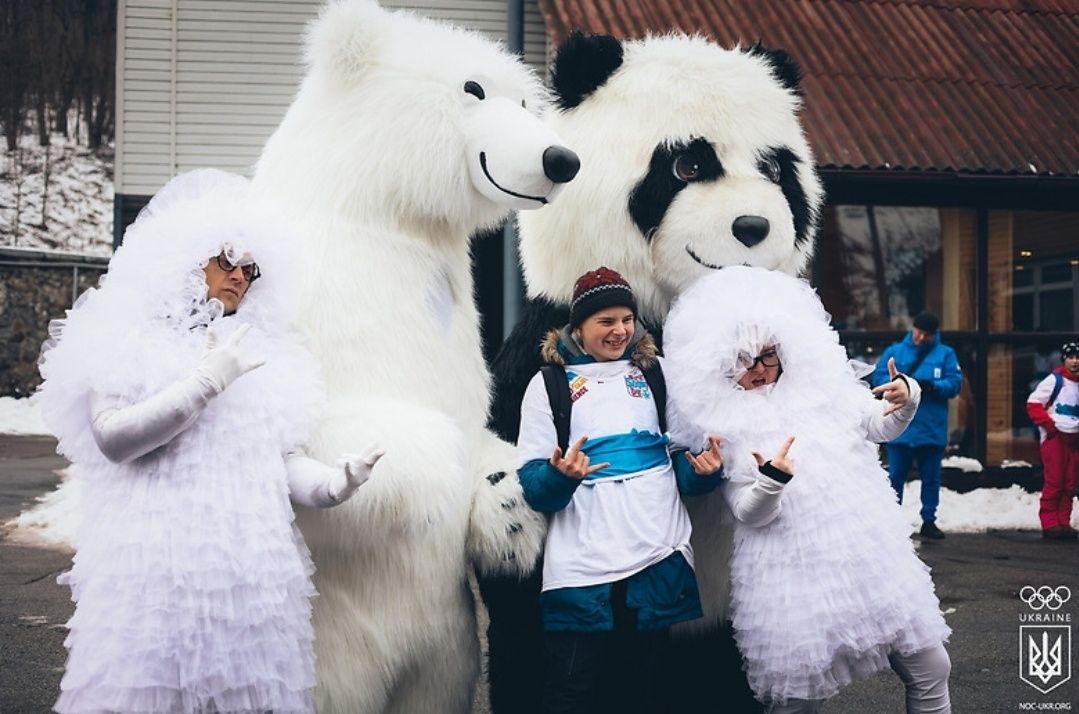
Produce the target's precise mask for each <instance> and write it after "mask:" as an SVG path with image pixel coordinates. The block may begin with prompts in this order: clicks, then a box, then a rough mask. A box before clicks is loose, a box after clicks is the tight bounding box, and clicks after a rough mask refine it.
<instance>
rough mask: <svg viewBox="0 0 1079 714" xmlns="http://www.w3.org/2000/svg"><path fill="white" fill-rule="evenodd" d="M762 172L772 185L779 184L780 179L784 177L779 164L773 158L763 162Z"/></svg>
mask: <svg viewBox="0 0 1079 714" xmlns="http://www.w3.org/2000/svg"><path fill="white" fill-rule="evenodd" d="M761 171H762V172H763V173H764V175H765V176H767V177H768V180H769V181H771V182H772V183H779V179H780V178H781V177H782V172H781V171H780V170H779V162H778V161H776V160H775V159H773V158H771V157H768V158H767V159H765V160H764V161H761Z"/></svg>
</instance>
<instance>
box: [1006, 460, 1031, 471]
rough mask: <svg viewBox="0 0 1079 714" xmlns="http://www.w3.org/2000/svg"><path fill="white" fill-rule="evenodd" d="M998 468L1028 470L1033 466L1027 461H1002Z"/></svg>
mask: <svg viewBox="0 0 1079 714" xmlns="http://www.w3.org/2000/svg"><path fill="white" fill-rule="evenodd" d="M1000 468H1002V469H1030V468H1034V464H1032V463H1030V462H1029V461H1023V460H1022V459H1016V460H1015V461H1012V460H1011V459H1004V460H1003V461H1001V462H1000Z"/></svg>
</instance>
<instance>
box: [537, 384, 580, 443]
mask: <svg viewBox="0 0 1079 714" xmlns="http://www.w3.org/2000/svg"><path fill="white" fill-rule="evenodd" d="M540 374H542V375H543V386H545V387H546V388H547V401H548V402H549V403H550V405H551V417H552V418H553V419H554V431H555V435H556V436H557V437H558V448H560V449H562V454H563V455H565V453H566V451H567V450H568V449H569V420H570V415H571V413H572V411H573V400H572V399H570V393H569V380H567V379H566V368H565V367H563V366H562V365H560V364H545V365H543V366H542V367H540Z"/></svg>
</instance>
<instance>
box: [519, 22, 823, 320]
mask: <svg viewBox="0 0 1079 714" xmlns="http://www.w3.org/2000/svg"><path fill="white" fill-rule="evenodd" d="M799 79H800V74H799V71H798V68H797V67H796V66H795V64H794V63H793V62H792V61H791V60H790V58H789V57H788V56H787V55H786V53H785V52H783V51H781V50H768V49H765V48H763V47H761V46H759V45H755V46H753V47H751V48H749V49H748V50H743V49H737V48H736V49H733V50H726V49H723V48H721V47H719V46H718V45H716V44H715V43H713V42H709V41H708V40H706V39H704V38H701V37H689V36H685V35H677V34H672V35H667V36H663V37H652V38H648V39H644V40H640V41H626V42H621V41H619V40H617V39H615V38H613V37H610V36H606V35H597V36H584V35H580V34H575V35H573V36H571V37H570V38H569V39H568V40H567V41H566V43H565V44H564V45H563V46H562V47H561V48H560V50H559V51H558V54H557V56H556V58H555V61H554V65H553V72H552V82H553V85H554V91H555V94H556V99H557V105H558V108H557V110H556V111H554V112H553V116H552V117H551V120H550V122H551V125H552V126H553V127H554V130H555V131H556V132H558V133H559V135H560V136H562V137H564V138H565V139H566V141H567V142H569V143H570V144H571V145H572V146H573V147H574V149H575V150H576V151H577V152H578V153H579V154H580V158H581V164H582V168H581V172H580V175H579V176H578V177H577V178H576V180H575V181H574V182H573V184H571V185H570V186H568V187H567V188H566V190H565V192H564V193H563V195H562V196H561V198H560V199H559V202H558V204H557V205H555V206H551V207H549V208H545V209H543V210H542V211H538V212H533V213H531V214H527V215H526V214H522V215H521V216H520V219H519V220H520V225H521V258H522V263H523V266H524V272H525V278H526V282H527V284H528V289H529V294H530V296H531V297H546V298H549V299H553V300H555V301H558V302H564V301H568V299H569V296H570V294H571V291H572V285H573V279H574V277H575V276H577V275H579V274H581V273H583V272H584V271H586V270H589V269H591V268H593V267H595V266H597V265H607V266H609V267H611V268H614V269H617V270H618V271H619V272H621V273H622V274H623V275H625V276H626V278H627V279H628V280H629V281H630V283H631V284H632V285H633V287H634V290H635V291H636V292H637V293H638V296H639V299H640V301H641V304H642V311H643V315H644V317H645V318H647V319H650V321H652V322H653V324H659V323H661V322H662V319H663V317H664V316H665V315H666V311H667V308H668V306H669V304H670V300H671V299H672V298H673V297H674V296H675V295H677V294H678V293H679V292H680V291H681V290H682V289H684V288H685V287H686V286H688V285H689V284H690V283H691V282H693V281H694V280H695V279H696V278H698V277H700V276H702V275H706V274H710V273H712V272H714V271H716V270H719V269H722V268H723V267H725V266H729V265H751V266H760V267H764V268H768V269H775V270H781V271H784V272H787V273H790V274H797V273H799V272H800V271H801V270H802V269H803V268H804V267H805V264H806V261H807V259H808V258H809V256H810V255H811V253H812V250H813V241H814V236H815V233H816V226H817V221H818V216H819V211H820V206H821V202H822V200H823V195H822V194H823V192H822V188H821V184H820V180H819V178H818V177H817V174H816V171H815V167H814V161H813V156H812V153H811V151H810V148H809V145H808V144H807V142H806V139H805V136H804V134H803V132H802V127H801V125H800V123H799V118H798V110H799V107H800V95H799V89H798V83H799Z"/></svg>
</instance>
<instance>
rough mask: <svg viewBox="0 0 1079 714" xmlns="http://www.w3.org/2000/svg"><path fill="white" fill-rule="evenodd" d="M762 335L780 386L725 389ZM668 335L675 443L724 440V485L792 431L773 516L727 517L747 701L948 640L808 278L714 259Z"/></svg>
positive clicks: (830, 689)
mask: <svg viewBox="0 0 1079 714" xmlns="http://www.w3.org/2000/svg"><path fill="white" fill-rule="evenodd" d="M728 273H729V274H728ZM716 305H732V306H733V305H739V306H740V307H738V308H737V309H731V310H730V311H729V312H728V311H727V310H723V311H717V310H716V307H715V306H716ZM741 306H744V307H741ZM764 344H778V345H779V346H780V347H779V351H780V356H781V358H782V360H783V373H782V375H781V376H780V378H779V380H778V382H776V383H775V385H774V386H773V387H771V388H767V387H766V388H758V389H755V390H750V391H745V390H743V389H741V388H740V387H737V386H736V385H735V384H734V378H736V377H735V374H736V373H737V367H736V366H735V362H736V358H737V355H738V353H739V352H744V353H746V354H749V355H751V356H753V355H756V354H757V353H758V350H759V349H760V347H761V346H763V345H764ZM665 346H666V349H667V360H666V362H665V368H666V372H667V375H668V377H667V379H668V384H669V385H670V386H669V388H670V394H671V404H672V406H673V407H674V409H675V411H676V415H675V416H674V418H673V419H672V431H674V432H675V438H676V439H679V440H681V441H683V442H686V443H698V442H699V440H700V438H701V435H702V434H717V435H719V436H721V437H722V439H723V453H724V457H725V465H726V469H727V473H728V475H729V478H730V479H731V480H732V482H742V483H749V482H752V481H754V480H755V479H757V478H759V475H758V472H757V469H756V461H755V460H754V459H753V456H752V452H753V451H757V452H759V453H761V454H764V455H765V458H770V457H771V456H772V455H773V454H775V453H776V452H777V450H778V449H779V447H780V446H781V445H782V444H783V442H784V441H785V440H786V438H787V437H788V436H792V435H793V436H795V437H796V441H795V444H794V446H793V447H792V448H791V452H790V455H791V457H792V458H793V460H794V464H795V476H794V478H793V479H792V480H791V481H790V483H788V484H787V486H786V487H785V488H784V489H783V493H782V496H781V512H780V514H779V516H778V517H777V518H775V520H773V521H772V522H771V523H770V524H768V525H765V526H763V527H752V526H749V525H746V524H744V523H740V522H739V523H737V524H736V527H735V535H734V552H733V556H732V559H731V602H730V606H731V607H730V610H731V618H732V622H733V625H734V630H735V637H736V640H737V642H738V646H739V649H740V650H741V651H742V654H743V656H744V658H745V662H746V669H747V675H748V679H749V684H750V686H751V687H752V689H753V691H754V692H755V694H756V695H757V697H758V698H759V699H761V700H762V701H774V702H780V703H782V702H785V701H786V700H788V699H824V698H827V697H830V696H832V695H834V694H835V693H836V692H838V690H839V689H840V688H841V687H842V686H844V685H846V684H849V683H850V682H851V681H853V680H855V679H858V678H862V677H867V676H869V675H872V674H873V673H875V672H877V671H878V670H880V669H882V668H884V667H887V666H888V659H887V658H888V655H889V654H891V653H893V652H897V653H901V654H911V653H914V652H918V651H921V650H924V649H928V648H930V647H936V646H938V645H940V644H941V643H942V642H943V641H944V640H946V639H947V637H948V635H949V633H950V629H949V628H948V626H947V625H946V624H945V622H944V618H943V616H942V614H941V612H940V604H939V601H938V600H937V597H936V595H935V594H934V590H933V583H932V580H931V579H930V577H929V569H928V567H927V566H926V565H925V564H924V563H922V562H921V560H919V559H918V557H917V555H916V554H915V552H914V547H913V544H912V543H911V539H910V532H911V527H910V525H909V523H907V521H906V519H905V517H904V516H903V514H902V510H901V509H900V507H899V505H898V504H897V502H896V498H895V494H894V492H893V491H892V489H891V487H890V485H889V483H888V476H887V473H886V472H885V471H884V469H882V468H881V465H880V462H879V459H878V456H877V446H876V445H875V444H873V443H870V442H869V441H868V440H867V439H866V424H865V415H866V413H867V411H868V410H869V409H873V408H876V409H877V410H880V409H882V405H881V403H880V402H876V401H874V400H873V398H872V396H871V394H870V392H869V390H868V388H867V387H866V386H865V385H864V384H863V383H861V382H860V381H859V380H858V379H857V377H856V376H855V374H854V373H853V372H852V371H851V368H850V366H849V365H848V363H847V359H846V353H845V351H844V350H843V348H842V347H841V346H840V345H839V344H838V339H837V338H836V336H835V333H834V332H833V331H832V330H831V329H830V328H829V327H828V322H827V315H826V314H825V312H824V310H823V308H822V307H821V306H820V302H819V300H818V299H817V297H816V295H815V294H814V293H813V292H812V291H811V290H810V289H809V288H808V286H806V285H805V284H804V283H802V282H801V281H796V280H794V279H792V278H789V277H787V276H782V275H776V274H771V273H768V271H763V270H759V269H753V270H750V269H741V268H740V269H725V270H724V271H723V273H722V274H721V275H720V276H716V277H715V278H710V279H708V280H707V281H702V283H701V284H698V285H697V287H696V288H694V289H693V290H691V291H690V292H689V293H688V294H687V295H685V296H684V297H683V298H682V299H681V300H680V302H679V303H678V304H677V305H676V307H675V309H674V310H673V311H672V314H671V316H670V317H669V319H668V323H667V328H666V332H665ZM732 485H733V484H732ZM722 488H728V487H727V486H723V487H721V489H722ZM712 497H713V498H715V497H719V494H716V495H715V496H712ZM697 528H698V524H697V523H694V529H695V530H696V529H697Z"/></svg>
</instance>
